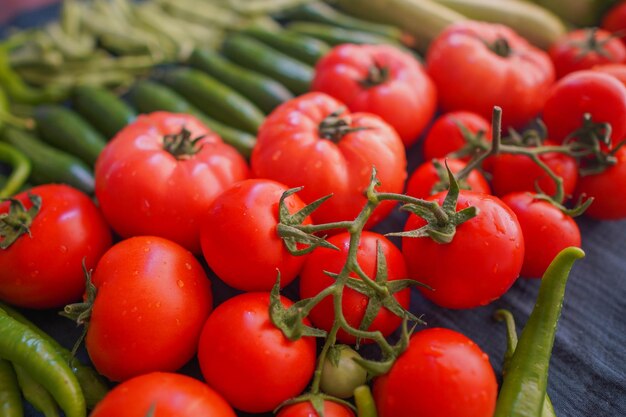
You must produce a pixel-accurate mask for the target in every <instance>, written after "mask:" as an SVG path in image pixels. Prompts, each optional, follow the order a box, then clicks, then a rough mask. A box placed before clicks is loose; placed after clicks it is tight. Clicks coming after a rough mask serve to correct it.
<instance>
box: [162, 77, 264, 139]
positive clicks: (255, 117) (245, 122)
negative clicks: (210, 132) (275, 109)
mask: <svg viewBox="0 0 626 417" xmlns="http://www.w3.org/2000/svg"><path fill="white" fill-rule="evenodd" d="M158 80H159V81H161V82H163V83H164V84H165V85H167V86H168V87H170V88H172V89H173V90H174V91H176V92H177V93H179V94H180V95H181V96H183V97H184V98H185V99H187V100H189V102H191V104H193V105H195V106H196V107H198V108H199V109H200V110H201V111H202V112H204V113H206V114H207V115H208V116H209V117H211V118H214V119H216V120H218V121H220V122H222V123H226V124H228V125H230V126H233V127H236V128H238V129H241V130H245V131H246V132H250V133H254V134H256V132H257V130H258V129H259V126H261V123H263V121H264V120H265V115H264V114H263V112H262V111H261V110H260V109H259V108H258V107H257V106H255V105H254V104H252V103H251V102H250V100H248V99H247V98H245V97H244V96H242V95H241V94H239V93H238V92H236V91H235V90H233V89H231V88H230V87H227V86H226V85H224V84H222V83H220V82H219V81H217V80H216V79H215V78H213V77H211V76H210V75H208V74H205V73H204V72H202V71H199V70H196V69H192V68H173V69H170V70H166V71H165V73H164V74H162V75H161V77H159V78H158Z"/></svg>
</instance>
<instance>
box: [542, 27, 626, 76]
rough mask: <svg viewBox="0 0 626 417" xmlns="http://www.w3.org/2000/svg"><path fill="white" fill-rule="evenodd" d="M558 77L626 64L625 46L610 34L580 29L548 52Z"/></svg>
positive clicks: (560, 40)
mask: <svg viewBox="0 0 626 417" xmlns="http://www.w3.org/2000/svg"><path fill="white" fill-rule="evenodd" d="M548 54H550V59H552V63H553V64H554V69H555V71H556V76H557V78H561V77H564V76H565V75H567V74H569V73H572V72H574V71H580V70H584V69H590V68H592V67H593V66H594V65H599V64H608V63H622V62H624V61H626V46H624V44H623V43H622V42H621V41H620V40H619V39H618V38H615V37H613V35H612V34H611V33H610V32H607V31H606V30H602V29H598V28H585V29H577V30H573V31H571V32H569V33H567V34H566V35H565V36H563V37H562V38H560V39H558V40H557V41H556V42H555V43H554V44H552V46H551V47H550V49H549V50H548Z"/></svg>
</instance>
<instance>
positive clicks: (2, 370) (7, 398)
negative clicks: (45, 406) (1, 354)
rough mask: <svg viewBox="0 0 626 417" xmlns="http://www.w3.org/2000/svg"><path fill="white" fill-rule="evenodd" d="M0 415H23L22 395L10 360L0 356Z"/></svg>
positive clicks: (16, 416)
mask: <svg viewBox="0 0 626 417" xmlns="http://www.w3.org/2000/svg"><path fill="white" fill-rule="evenodd" d="M0 417H24V409H23V408H22V396H21V395H20V390H19V388H18V386H17V378H16V377H15V372H14V371H13V366H11V362H9V361H6V360H4V359H1V358H0Z"/></svg>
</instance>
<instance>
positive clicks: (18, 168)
mask: <svg viewBox="0 0 626 417" xmlns="http://www.w3.org/2000/svg"><path fill="white" fill-rule="evenodd" d="M0 161H3V162H6V163H8V164H9V165H11V167H12V168H13V169H12V171H11V175H10V176H9V177H8V178H7V180H6V182H5V183H4V186H2V188H0V198H6V197H10V196H12V195H13V194H15V193H16V192H17V191H18V190H19V189H20V187H21V186H22V185H24V183H25V182H26V180H27V179H28V176H29V175H30V160H29V159H28V158H27V157H26V155H24V154H23V153H22V152H20V151H19V150H17V149H16V148H15V147H14V146H13V145H9V144H8V143H4V142H0Z"/></svg>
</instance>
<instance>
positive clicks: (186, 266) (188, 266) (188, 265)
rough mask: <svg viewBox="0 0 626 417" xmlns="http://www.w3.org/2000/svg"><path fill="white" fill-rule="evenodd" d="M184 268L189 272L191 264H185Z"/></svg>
mask: <svg viewBox="0 0 626 417" xmlns="http://www.w3.org/2000/svg"><path fill="white" fill-rule="evenodd" d="M185 268H187V269H188V270H190V271H191V264H190V263H189V262H185Z"/></svg>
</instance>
